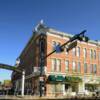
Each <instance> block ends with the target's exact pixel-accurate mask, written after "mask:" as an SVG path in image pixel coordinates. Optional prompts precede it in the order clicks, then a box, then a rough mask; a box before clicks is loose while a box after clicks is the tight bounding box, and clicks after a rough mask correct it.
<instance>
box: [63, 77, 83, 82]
mask: <svg viewBox="0 0 100 100" xmlns="http://www.w3.org/2000/svg"><path fill="white" fill-rule="evenodd" d="M65 80H66V82H82V78H80V77H73V76H66V77H65Z"/></svg>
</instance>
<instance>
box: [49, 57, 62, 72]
mask: <svg viewBox="0 0 100 100" xmlns="http://www.w3.org/2000/svg"><path fill="white" fill-rule="evenodd" d="M51 61H52V71H61V60H60V59H52V60H51Z"/></svg>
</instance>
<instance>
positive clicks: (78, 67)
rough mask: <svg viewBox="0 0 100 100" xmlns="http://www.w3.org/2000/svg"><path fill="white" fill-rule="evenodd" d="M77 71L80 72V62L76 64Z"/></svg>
mask: <svg viewBox="0 0 100 100" xmlns="http://www.w3.org/2000/svg"><path fill="white" fill-rule="evenodd" d="M77 71H78V72H81V63H80V62H78V64H77Z"/></svg>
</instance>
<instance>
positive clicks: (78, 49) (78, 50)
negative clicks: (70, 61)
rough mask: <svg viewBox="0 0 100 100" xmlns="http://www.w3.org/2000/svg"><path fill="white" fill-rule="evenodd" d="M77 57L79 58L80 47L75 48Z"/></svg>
mask: <svg viewBox="0 0 100 100" xmlns="http://www.w3.org/2000/svg"><path fill="white" fill-rule="evenodd" d="M77 57H80V47H77Z"/></svg>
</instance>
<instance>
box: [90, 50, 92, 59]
mask: <svg viewBox="0 0 100 100" xmlns="http://www.w3.org/2000/svg"><path fill="white" fill-rule="evenodd" d="M90 58H91V59H93V50H92V49H91V50H90Z"/></svg>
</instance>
